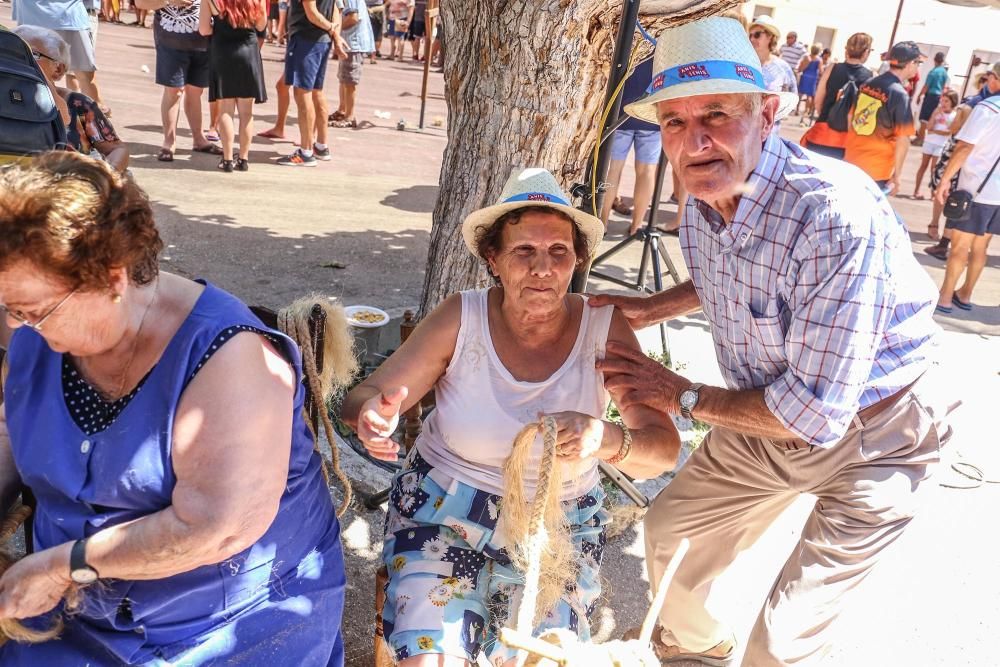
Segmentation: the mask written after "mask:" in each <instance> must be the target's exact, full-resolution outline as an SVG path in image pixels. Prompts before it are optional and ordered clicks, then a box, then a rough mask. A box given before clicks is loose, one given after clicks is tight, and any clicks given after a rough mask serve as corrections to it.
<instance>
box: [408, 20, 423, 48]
mask: <svg viewBox="0 0 1000 667" xmlns="http://www.w3.org/2000/svg"><path fill="white" fill-rule="evenodd" d="M425 34H427V27H426V26H425V25H424V20H423V19H417V18H415V19H413V20H412V21H410V29H409V31H407V33H406V40H407V41H409V42H412V41H413V40H415V39H420V38H421V37H423V36H424V35H425Z"/></svg>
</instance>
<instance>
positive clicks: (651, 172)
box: [628, 162, 656, 236]
mask: <svg viewBox="0 0 1000 667" xmlns="http://www.w3.org/2000/svg"><path fill="white" fill-rule="evenodd" d="M654 185H656V165H655V164H643V163H641V162H636V163H635V190H634V191H633V193H632V226H631V227H629V230H628V233H629V235H630V236H631V235H632V234H635V233H636V232H637V231H639V228H640V227H642V221H643V220H644V219H645V218H646V211H647V210H649V203H650V202H651V201H652V200H653V186H654Z"/></svg>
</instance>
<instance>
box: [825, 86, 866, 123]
mask: <svg viewBox="0 0 1000 667" xmlns="http://www.w3.org/2000/svg"><path fill="white" fill-rule="evenodd" d="M857 101H858V84H856V83H854V79H848V80H847V83H845V84H844V85H843V86H842V87H841V89H840V90H838V91H837V101H836V102H834V103H833V106H832V107H830V113H828V114H827V116H826V124H827V125H829V126H830V129H831V130H834V131H835V132H847V126H848V125H850V123H851V111H852V110H853V109H854V104H855V102H857Z"/></svg>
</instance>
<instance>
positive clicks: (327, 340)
mask: <svg viewBox="0 0 1000 667" xmlns="http://www.w3.org/2000/svg"><path fill="white" fill-rule="evenodd" d="M316 305H318V306H319V307H320V308H322V309H323V312H324V313H325V314H326V327H325V329H324V333H323V371H322V373H321V372H319V371H318V370H317V368H316V355H315V353H314V352H313V350H314V349H315V340H314V339H313V335H312V333H311V332H310V331H309V319H310V317H311V316H312V311H313V307H314V306H316ZM278 328H279V329H280V330H281V331H282V333H284V334H285V335H287V336H288V337H290V338H291V339H292V340H294V341H295V342H296V343H297V344H298V346H299V349H300V350H301V351H302V371H303V373H304V374H305V377H306V382H308V383H309V394H310V396H311V398H312V402H313V406H314V407H315V408H316V413H317V414H318V415H319V418H320V422H321V423H322V425H323V432H324V433H326V439H327V442H328V443H330V457H331V463H330V464H327V461H326V457H325V456H323V453H322V452H321V451H320V449H319V434H318V433H317V432H316V430H315V429H313V425H312V422H311V421H310V420H309V419H306V420H305V421H306V424H308V425H309V429H310V430H311V431H312V434H313V449H314V450H315V451H316V452H317V453H318V454H319V458H320V460H321V461H322V462H323V467H322V470H323V479H324V480H325V481H326V484H327V486H329V485H330V471H329V468H330V467H332V468H333V472H334V474H336V476H337V479H339V480H340V484H341V486H342V487H343V490H344V500H343V502H342V503H341V504H340V507H338V508H337V518H340V517H342V516H343V515H344V513H345V512H346V511H347V508H348V507H349V506H350V504H351V499H352V498H353V491H352V489H351V480H350V479H349V478H348V477H347V473H345V472H344V469H343V468H341V466H340V448H339V447H337V440H336V437H335V436H334V431H333V423H332V422H331V421H330V410H329V408H328V407H327V401H328V400H329V398H330V395H331V394H332V393H333V392H334V390H337V389H340V388H341V387H346V386H347V385H349V384H350V382H351V380H352V379H353V378H354V375H355V373H356V372H357V370H358V361H357V359H356V358H355V356H354V340H353V338H352V337H351V334H350V330H349V329H348V324H347V316H346V315H345V314H344V309H343V308H342V307H341V306H333V305H331V304H330V302H329V299H327V298H325V297H322V296H310V297H305V298H302V299H298V300H296V301H295V302H293V303H292V304H291V305H290V306H288V307H287V308H285V309H283V310H281V311H278ZM304 409H306V410H308V408H304ZM307 416H308V412H307Z"/></svg>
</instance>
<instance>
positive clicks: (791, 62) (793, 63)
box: [778, 42, 808, 72]
mask: <svg viewBox="0 0 1000 667" xmlns="http://www.w3.org/2000/svg"><path fill="white" fill-rule="evenodd" d="M806 51H808V49H807V48H806V45H805V44H803V43H802V42H795V43H794V44H792V45H791V46H789V45H788V44H782V45H781V48H779V49H778V53H779V54H781V59H782V60H784V61H785V62H786V63H788V66H789V67H791V68H792V71H793V72H798V71H799V63H800V62H801V61H802V56H804V55H805V54H806Z"/></svg>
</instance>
